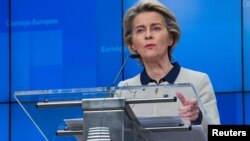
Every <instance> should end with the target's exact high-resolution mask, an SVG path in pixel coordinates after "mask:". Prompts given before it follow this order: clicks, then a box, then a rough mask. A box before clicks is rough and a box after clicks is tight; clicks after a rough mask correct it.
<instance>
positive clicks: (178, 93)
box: [176, 92, 186, 105]
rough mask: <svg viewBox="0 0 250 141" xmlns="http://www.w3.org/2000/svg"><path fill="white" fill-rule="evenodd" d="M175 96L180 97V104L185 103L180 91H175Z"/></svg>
mask: <svg viewBox="0 0 250 141" xmlns="http://www.w3.org/2000/svg"><path fill="white" fill-rule="evenodd" d="M176 96H177V97H178V98H179V99H180V101H181V103H182V105H186V98H185V97H184V96H183V94H182V93H180V92H177V93H176Z"/></svg>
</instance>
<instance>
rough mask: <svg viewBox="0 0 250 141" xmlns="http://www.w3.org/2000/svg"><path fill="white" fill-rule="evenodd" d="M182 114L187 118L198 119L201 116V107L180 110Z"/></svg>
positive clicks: (182, 116)
mask: <svg viewBox="0 0 250 141" xmlns="http://www.w3.org/2000/svg"><path fill="white" fill-rule="evenodd" d="M180 116H181V118H183V119H185V120H196V119H197V118H198V117H199V109H196V110H193V111H190V112H180Z"/></svg>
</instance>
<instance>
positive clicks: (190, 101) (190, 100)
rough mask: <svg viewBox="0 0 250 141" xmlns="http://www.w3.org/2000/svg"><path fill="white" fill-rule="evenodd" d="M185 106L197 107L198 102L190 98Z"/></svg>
mask: <svg viewBox="0 0 250 141" xmlns="http://www.w3.org/2000/svg"><path fill="white" fill-rule="evenodd" d="M186 104H188V105H194V106H195V105H198V101H197V99H194V98H191V99H189V100H186Z"/></svg>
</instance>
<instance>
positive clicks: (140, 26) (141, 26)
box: [135, 23, 161, 29]
mask: <svg viewBox="0 0 250 141" xmlns="http://www.w3.org/2000/svg"><path fill="white" fill-rule="evenodd" d="M156 25H161V24H160V23H153V24H150V26H156ZM143 27H145V25H138V26H136V27H135V29H137V28H143Z"/></svg>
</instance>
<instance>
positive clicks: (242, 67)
mask: <svg viewBox="0 0 250 141" xmlns="http://www.w3.org/2000/svg"><path fill="white" fill-rule="evenodd" d="M135 1H136V0H107V1H105V2H104V1H103V0H84V1H83V0H74V1H67V0H43V1H34V0H11V5H9V1H8V0H0V78H1V79H0V112H1V113H3V114H1V116H0V124H1V128H2V129H1V131H4V133H3V134H2V135H1V136H0V140H1V141H9V140H11V141H18V140H20V139H22V140H27V141H29V140H44V139H43V137H42V135H41V134H40V133H39V131H38V130H37V129H36V127H35V126H34V124H33V123H32V122H31V120H30V119H29V118H28V116H27V115H26V113H24V111H23V110H22V109H21V107H20V106H19V105H18V104H17V103H16V100H15V99H14V97H13V94H14V92H15V91H19V90H37V89H57V88H83V87H96V86H110V85H112V82H113V80H114V78H115V76H116V74H117V72H118V70H119V68H120V67H121V64H122V60H123V59H124V58H125V57H126V56H127V55H128V53H129V52H128V50H127V49H124V48H123V47H124V46H125V45H124V44H123V41H122V16H123V15H124V12H125V11H126V10H127V9H128V7H130V6H131V5H133V3H134V2H135ZM162 2H163V3H164V4H166V5H167V6H168V7H169V8H170V9H171V10H172V11H173V12H174V13H175V15H176V17H177V20H178V22H179V24H180V27H181V31H182V37H181V40H180V42H179V43H178V45H177V47H176V50H175V51H174V59H175V60H177V61H178V62H179V63H180V64H181V65H182V66H183V67H187V68H190V69H194V70H198V71H203V72H206V73H208V74H209V76H210V78H211V81H212V83H213V86H214V89H215V91H216V97H217V100H218V107H219V112H220V115H221V122H222V124H244V123H245V124H250V120H249V119H250V109H249V107H250V105H249V103H250V102H249V100H250V62H249V60H250V55H249V52H250V41H249V40H248V39H249V38H250V19H249V18H250V15H249V13H250V0H222V1H216V0H205V1H198V0H186V1H183V0H175V1H170V0H162ZM9 8H10V10H9ZM221 9H223V10H221ZM9 15H10V16H9ZM9 17H11V20H10V19H9ZM10 31H11V32H10ZM123 51H124V52H123ZM122 53H124V55H123V54H122ZM123 56H124V58H122V57H123ZM141 69H142V68H141V67H140V66H139V65H138V63H137V62H136V61H135V60H129V61H128V63H127V65H126V67H125V70H124V74H123V77H124V78H125V79H127V78H129V77H132V76H134V75H135V74H137V73H139V72H140V70H141ZM120 80H121V77H119V79H118V81H120ZM118 81H117V82H118ZM24 127H25V130H23V129H24Z"/></svg>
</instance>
